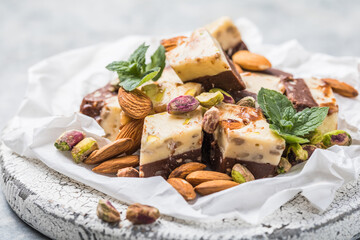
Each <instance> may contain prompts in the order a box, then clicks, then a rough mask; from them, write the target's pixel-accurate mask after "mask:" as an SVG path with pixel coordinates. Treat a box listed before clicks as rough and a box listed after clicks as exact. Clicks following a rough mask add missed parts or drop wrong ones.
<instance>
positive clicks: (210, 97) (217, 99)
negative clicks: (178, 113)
mask: <svg viewBox="0 0 360 240" xmlns="http://www.w3.org/2000/svg"><path fill="white" fill-rule="evenodd" d="M196 99H197V100H198V101H199V102H200V105H201V106H203V107H207V108H210V107H212V106H215V105H217V104H219V103H221V102H222V101H223V100H224V95H223V94H222V93H221V92H214V93H209V92H205V93H202V94H200V95H198V96H196Z"/></svg>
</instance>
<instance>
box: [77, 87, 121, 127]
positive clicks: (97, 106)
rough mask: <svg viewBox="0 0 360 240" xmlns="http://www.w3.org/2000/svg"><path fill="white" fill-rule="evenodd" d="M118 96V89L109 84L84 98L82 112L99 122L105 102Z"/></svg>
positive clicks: (81, 106)
mask: <svg viewBox="0 0 360 240" xmlns="http://www.w3.org/2000/svg"><path fill="white" fill-rule="evenodd" d="M116 95H117V91H116V89H115V88H114V87H113V86H111V85H110V84H107V85H105V86H104V87H102V88H99V89H97V90H95V91H94V92H92V93H89V94H88V95H86V96H85V97H84V98H83V100H82V103H81V105H80V112H81V113H83V114H85V115H87V116H89V117H92V118H94V119H95V120H96V121H98V122H99V121H100V113H101V109H102V108H103V107H104V104H105V100H106V99H108V98H110V97H113V96H116Z"/></svg>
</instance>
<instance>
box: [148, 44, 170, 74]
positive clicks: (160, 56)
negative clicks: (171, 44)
mask: <svg viewBox="0 0 360 240" xmlns="http://www.w3.org/2000/svg"><path fill="white" fill-rule="evenodd" d="M165 59H166V57H165V48H164V47H163V45H160V46H159V47H158V49H156V51H155V52H154V54H153V55H152V56H151V63H149V64H148V65H146V71H150V70H152V69H154V68H158V67H159V68H160V71H159V72H158V74H157V75H156V76H155V77H153V78H152V80H153V81H156V80H158V79H159V78H160V76H161V74H162V72H163V70H164V67H165Z"/></svg>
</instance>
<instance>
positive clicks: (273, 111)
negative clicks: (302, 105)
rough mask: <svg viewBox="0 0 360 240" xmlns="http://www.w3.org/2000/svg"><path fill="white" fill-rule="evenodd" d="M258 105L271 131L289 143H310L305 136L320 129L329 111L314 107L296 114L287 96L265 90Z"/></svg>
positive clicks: (260, 95)
mask: <svg viewBox="0 0 360 240" xmlns="http://www.w3.org/2000/svg"><path fill="white" fill-rule="evenodd" d="M258 103H259V105H260V108H261V109H262V110H263V112H264V114H265V116H266V117H267V118H268V120H269V122H270V129H271V130H273V131H274V132H276V133H277V134H278V135H280V136H281V137H283V138H284V139H285V140H286V142H287V143H307V142H309V140H308V139H306V138H304V137H303V136H304V135H306V134H309V133H310V132H312V131H314V130H315V129H316V128H317V127H319V126H320V125H321V123H322V122H323V121H324V119H325V117H326V116H327V113H328V110H329V108H328V107H314V108H306V109H304V110H303V111H301V112H298V113H296V110H295V109H294V107H293V105H292V103H291V102H290V101H289V100H288V99H287V97H286V96H284V95H282V94H281V93H279V92H276V91H273V90H270V89H265V88H261V89H260V91H259V93H258Z"/></svg>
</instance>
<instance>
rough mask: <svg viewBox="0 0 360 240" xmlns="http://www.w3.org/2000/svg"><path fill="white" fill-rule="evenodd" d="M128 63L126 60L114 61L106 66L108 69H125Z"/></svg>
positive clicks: (115, 70)
mask: <svg viewBox="0 0 360 240" xmlns="http://www.w3.org/2000/svg"><path fill="white" fill-rule="evenodd" d="M129 64H130V63H129V62H127V61H115V62H112V63H110V64H109V65H107V66H106V68H107V69H108V70H110V71H114V72H117V71H119V70H126V69H127V68H128V66H129Z"/></svg>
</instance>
